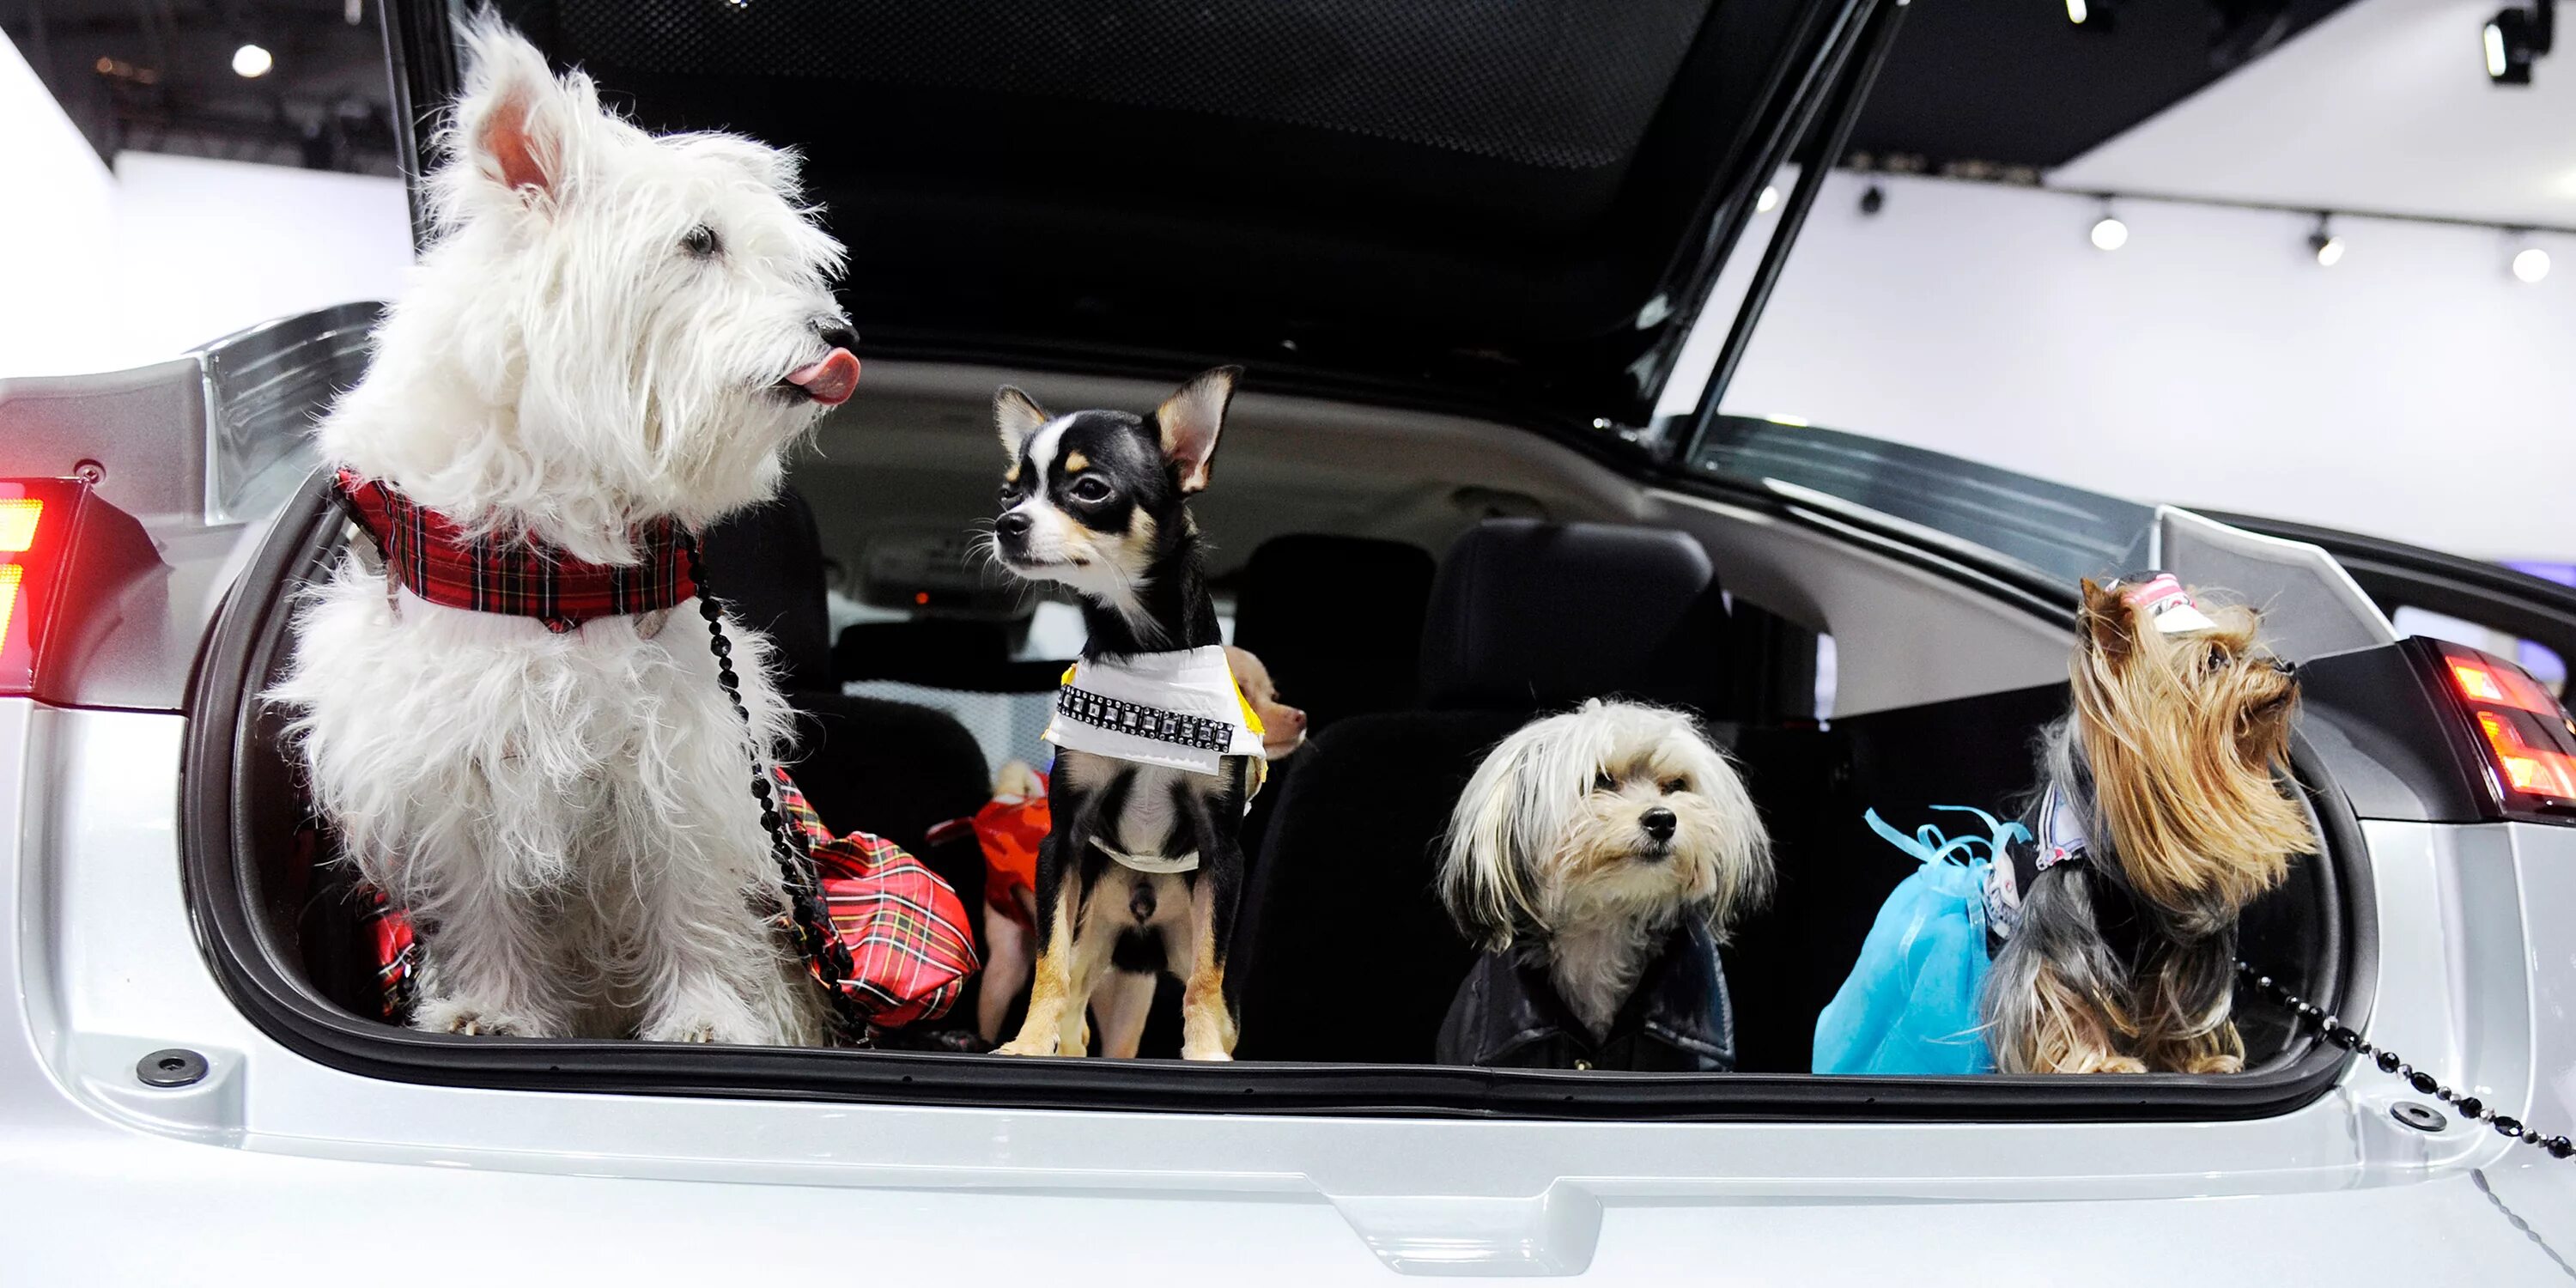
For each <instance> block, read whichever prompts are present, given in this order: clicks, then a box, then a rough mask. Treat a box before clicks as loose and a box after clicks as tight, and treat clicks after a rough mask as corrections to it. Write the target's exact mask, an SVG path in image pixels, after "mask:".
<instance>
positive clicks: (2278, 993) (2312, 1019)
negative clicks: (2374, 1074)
mask: <svg viewBox="0 0 2576 1288" xmlns="http://www.w3.org/2000/svg"><path fill="white" fill-rule="evenodd" d="M2236 973H2237V974H2238V975H2239V976H2241V977H2243V978H2244V979H2245V981H2246V982H2248V983H2250V984H2252V985H2253V986H2254V991H2256V992H2258V993H2261V994H2262V995H2264V996H2265V997H2268V998H2271V999H2272V1000H2273V1001H2275V1002H2278V1003H2280V1004H2281V1006H2282V1007H2284V1008H2285V1009H2287V1010H2288V1011H2289V1012H2290V1014H2291V1015H2293V1016H2295V1017H2296V1018H2297V1020H2298V1021H2299V1022H2301V1023H2306V1024H2313V1025H2315V1026H2316V1027H2317V1031H2318V1034H2319V1036H2321V1037H2323V1038H2324V1039H2325V1040H2326V1041H2327V1042H2330V1043H2332V1044H2334V1045H2335V1046H2339V1047H2342V1048H2343V1049H2344V1050H2346V1051H2350V1052H2352V1053H2353V1054H2355V1055H2358V1056H2361V1057H2362V1058H2364V1059H2366V1060H2369V1061H2370V1062H2371V1063H2373V1064H2376V1065H2378V1066H2379V1071H2380V1072H2381V1073H2393V1074H2395V1075H2397V1076H2398V1077H2399V1078H2401V1079H2404V1080H2405V1082H2406V1085H2407V1086H2410V1087H2413V1088H2414V1089H2415V1090H2416V1091H2418V1092H2420V1093H2422V1094H2424V1095H2427V1096H2431V1097H2433V1098H2434V1099H2436V1100H2439V1101H2441V1102H2442V1103H2444V1104H2446V1105H2449V1106H2450V1107H2451V1108H2453V1109H2455V1110H2458V1111H2459V1113H2460V1116H2462V1117H2464V1118H2467V1119H2468V1120H2469V1121H2471V1122H2481V1123H2485V1124H2486V1125H2487V1126H2489V1127H2492V1128H2494V1129H2495V1132H2496V1134H2497V1135H2499V1136H2502V1137H2505V1138H2506V1139H2508V1140H2518V1141H2521V1142H2522V1143H2523V1144H2525V1145H2529V1146H2532V1147H2534V1148H2536V1149H2545V1150H2548V1151H2549V1156H2550V1157H2551V1158H2566V1157H2568V1156H2569V1155H2571V1154H2576V1141H2571V1140H2569V1139H2568V1138H2566V1137H2565V1136H2551V1137H2549V1138H2547V1139H2542V1137H2541V1135H2540V1133H2539V1132H2537V1131H2534V1130H2532V1129H2530V1128H2528V1127H2525V1126H2523V1125H2522V1123H2521V1122H2520V1121H2519V1120H2517V1119H2514V1118H2511V1117H2509V1116H2506V1115H2503V1114H2499V1113H2497V1112H2496V1111H2494V1110H2492V1109H2489V1108H2487V1107H2486V1105H2485V1104H2484V1103H2483V1102H2481V1101H2480V1100H2479V1099H2478V1098H2477V1097H2476V1096H2463V1095H2460V1094H2458V1093H2456V1092H2454V1091H2452V1090H2451V1089H2450V1088H2449V1087H2445V1086H2443V1085H2442V1084H2441V1082H2440V1081H2439V1080H2437V1079H2436V1078H2434V1077H2433V1075H2431V1074H2429V1073H2426V1072H2424V1071H2423V1070H2421V1069H2418V1068H2416V1067H2415V1066H2414V1065H2411V1064H2408V1063H2407V1062H2406V1061H2405V1060H2404V1059H2402V1058H2400V1057H2399V1056H2398V1054H2397V1053H2396V1052H2394V1051H2391V1050H2389V1049H2388V1048H2386V1047H2382V1046H2374V1045H2372V1044H2371V1043H2370V1042H2369V1041H2368V1040H2367V1039H2365V1038H2363V1037H2362V1036H2361V1034H2359V1033H2357V1032H2354V1031H2353V1030H2352V1029H2351V1028H2350V1027H2349V1026H2347V1025H2345V1024H2344V1022H2343V1020H2342V1018H2341V1017H2339V1016H2334V1015H2328V1014H2326V1013H2325V1011H2324V1010H2322V1009H2320V1008H2319V1007H2318V1006H2317V1005H2316V1004H2315V1003H2313V1002H2310V1001H2309V1000H2308V999H2306V998H2304V997H2301V996H2299V995H2298V994H2296V993H2293V992H2291V991H2290V990H2289V989H2287V988H2285V987H2283V986H2282V985H2281V982H2280V981H2278V980H2276V979H2273V978H2272V977H2271V976H2269V975H2266V974H2263V973H2262V972H2260V971H2257V970H2255V969H2254V968H2253V967H2252V966H2249V965H2247V964H2245V963H2244V962H2241V961H2240V962H2238V963H2236Z"/></svg>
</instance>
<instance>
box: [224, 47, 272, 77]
mask: <svg viewBox="0 0 2576 1288" xmlns="http://www.w3.org/2000/svg"><path fill="white" fill-rule="evenodd" d="M276 62H277V60H276V59H273V58H271V57H269V56H268V51H267V50H265V49H262V48H260V47H259V46H257V45H244V46H242V47H241V48H239V49H236V50H234V51H233V74H234V75H235V76H239V77H242V78H243V79H245V80H257V79H259V78H260V77H262V76H266V75H267V74H268V69H269V68H271V67H273V66H275V65H276Z"/></svg>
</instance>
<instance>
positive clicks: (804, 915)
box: [680, 530, 868, 1040]
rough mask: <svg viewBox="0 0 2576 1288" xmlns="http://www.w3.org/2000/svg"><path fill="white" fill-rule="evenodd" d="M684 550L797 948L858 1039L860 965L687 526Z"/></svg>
mask: <svg viewBox="0 0 2576 1288" xmlns="http://www.w3.org/2000/svg"><path fill="white" fill-rule="evenodd" d="M680 553H681V554H682V555H684V556H686V557H687V559H688V561H689V580H690V581H692V582H694V583H696V585H697V589H698V615H699V616H700V617H703V618H705V619H706V622H707V649H708V651H709V652H712V653H714V654H715V658H716V683H717V684H718V685H719V686H721V687H722V688H723V689H724V694H725V700H726V701H728V702H731V703H732V704H733V713H734V715H736V716H737V717H740V718H741V720H742V725H743V730H744V734H745V743H744V748H745V750H746V751H747V752H748V753H749V755H750V757H751V794H752V797H753V798H754V799H756V800H758V801H759V802H760V826H761V829H762V830H763V831H765V832H767V833H769V848H770V852H771V853H772V854H774V855H776V856H777V859H778V876H779V884H780V885H781V887H783V888H784V889H785V890H786V892H787V899H788V902H789V904H790V905H791V907H792V913H793V915H791V916H790V917H789V918H788V920H789V921H790V922H792V923H794V927H795V931H796V939H797V947H798V948H800V949H802V950H803V951H804V953H805V957H806V960H808V961H811V962H814V963H815V964H816V966H817V968H818V973H819V974H820V975H821V976H822V984H823V991H824V993H825V994H826V995H827V996H829V997H830V998H831V1002H832V1018H833V1021H834V1024H835V1026H836V1030H837V1031H836V1034H835V1036H837V1037H840V1038H843V1039H845V1040H854V1039H856V1038H858V1037H859V1036H860V1035H863V1034H865V1033H866V1032H867V1031H868V1022H867V1017H866V1016H865V1015H864V1014H862V1013H861V1012H860V1011H859V1009H858V1005H857V1003H855V1002H853V1001H852V1000H851V998H850V995H849V993H848V991H847V990H845V989H844V988H842V984H843V982H844V981H846V980H848V979H849V978H850V972H851V971H852V970H854V969H856V967H855V966H854V965H853V964H852V962H851V961H850V950H849V946H848V945H846V944H843V943H842V942H841V937H840V936H838V935H835V934H832V933H831V925H832V918H831V912H830V910H829V909H828V908H826V907H825V906H824V902H823V889H822V883H821V882H820V881H818V880H817V879H816V878H815V875H814V868H813V865H812V860H811V857H810V856H808V855H807V854H806V853H805V848H804V846H803V845H801V844H799V842H798V840H797V839H795V834H794V833H793V832H791V831H790V830H789V828H788V826H787V819H786V816H785V815H783V814H781V813H779V811H778V801H777V799H776V798H775V796H774V795H773V794H772V788H771V786H770V782H769V771H768V769H767V767H766V766H764V765H763V764H762V763H761V755H760V748H759V747H758V746H756V745H754V744H753V743H752V742H751V741H750V740H749V734H750V730H751V709H750V708H748V707H746V706H744V705H743V702H742V676H741V675H739V674H737V673H736V672H735V671H734V669H733V641H732V640H731V639H729V638H727V637H726V635H725V628H724V610H723V609H722V608H719V607H717V605H716V601H715V597H714V596H713V595H711V594H709V593H708V592H707V569H706V564H705V562H704V561H703V560H701V559H700V558H699V556H698V539H697V538H696V537H695V536H693V535H691V534H690V533H689V532H687V531H685V530H683V531H682V532H681V533H680Z"/></svg>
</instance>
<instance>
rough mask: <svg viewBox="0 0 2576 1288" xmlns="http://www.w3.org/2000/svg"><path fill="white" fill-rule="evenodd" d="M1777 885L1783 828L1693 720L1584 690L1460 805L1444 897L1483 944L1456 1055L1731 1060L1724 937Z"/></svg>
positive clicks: (1652, 1066) (1642, 1066)
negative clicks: (1774, 852)
mask: <svg viewBox="0 0 2576 1288" xmlns="http://www.w3.org/2000/svg"><path fill="white" fill-rule="evenodd" d="M1770 886H1771V839H1770V836H1769V834H1768V833H1767V832H1765V831H1764V830H1763V827H1762V820H1761V818H1760V816H1759V815H1757V814H1756V813H1755V812H1754V808H1753V801H1752V798H1751V797H1749V796H1748V795H1746V793H1745V790H1744V783H1743V781H1742V780H1741V779H1739V778H1738V777H1737V776H1736V773H1735V770H1734V768H1733V767H1732V766H1730V765H1729V764H1728V763H1727V761H1726V757H1725V756H1724V755H1723V754H1722V753H1720V752H1719V751H1718V749H1717V748H1716V747H1714V746H1712V745H1711V744H1710V743H1709V741H1708V740H1707V738H1706V737H1704V736H1703V735H1702V734H1701V732H1700V730H1699V729H1698V727H1697V726H1695V725H1694V724H1692V722H1691V720H1690V718H1689V717H1688V716H1686V715H1683V714H1682V713H1680V712H1677V711H1668V710H1664V709H1662V708H1658V707H1649V706H1640V705H1635V704H1629V703H1604V702H1601V701H1599V700H1597V699H1596V700H1594V701H1591V702H1586V703H1585V704H1583V707H1582V709H1581V710H1578V711H1573V712H1568V713H1566V714H1563V715H1557V716H1550V717H1548V718H1546V719H1543V720H1539V721H1536V722H1534V723H1531V724H1529V725H1527V726H1524V727H1523V728H1522V729H1520V730H1519V731H1518V732H1516V733H1514V734H1512V735H1511V736H1510V737H1508V738H1505V739H1504V740H1503V741H1502V743H1501V745H1499V746H1497V747H1495V748H1494V750H1493V752H1492V753H1491V754H1490V755H1488V756H1487V757H1486V758H1485V761H1484V763H1483V764H1482V765H1480V766H1478V768H1477V770H1476V773H1475V776H1474V777H1472V778H1470V779H1469V780H1468V783H1467V788H1466V791H1465V792H1464V793H1463V794H1462V795H1461V796H1460V797H1459V800H1458V807H1457V810H1456V812H1455V814H1454V815H1453V816H1452V817H1451V820H1450V826H1449V836H1448V840H1447V852H1446V855H1445V856H1444V858H1443V860H1442V862H1441V866H1440V876H1439V890H1440V899H1441V902H1442V903H1443V904H1444V905H1445V906H1446V907H1447V908H1448V910H1449V915H1450V916H1451V918H1452V919H1454V920H1455V921H1456V922H1457V924H1458V929H1459V931H1460V932H1461V933H1463V934H1464V935H1465V936H1466V937H1467V938H1468V939H1469V940H1471V941H1473V942H1474V943H1476V944H1477V945H1478V946H1479V947H1481V948H1483V949H1484V950H1485V956H1484V957H1483V958H1482V959H1481V960H1480V961H1479V962H1478V963H1477V965H1476V967H1475V969H1474V970H1473V971H1471V972H1470V973H1469V974H1468V976H1467V979H1466V981H1465V982H1464V983H1462V984H1461V985H1459V988H1458V994H1457V996H1456V997H1455V998H1454V999H1453V1000H1452V1001H1451V1002H1450V1005H1449V1014H1448V1018H1447V1019H1446V1020H1445V1021H1443V1023H1442V1024H1441V1027H1440V1037H1439V1042H1438V1059H1439V1061H1440V1062H1441V1063H1443V1064H1474V1065H1487V1066H1513V1067H1522V1068H1559V1069H1596V1068H1597V1069H1627V1070H1687V1071H1724V1070H1730V1069H1733V1068H1734V1067H1735V1035H1734V1023H1733V1009H1732V1007H1731V1006H1730V1005H1729V1002H1728V999H1727V993H1726V977H1725V973H1724V972H1723V970H1721V968H1720V967H1719V965H1718V953H1717V946H1718V944H1719V943H1720V942H1722V940H1723V938H1724V936H1725V933H1726V929H1727V927H1728V925H1729V924H1730V923H1731V922H1732V921H1733V920H1734V918H1735V917H1736V916H1737V914H1739V913H1742V912H1745V911H1747V910H1749V909H1751V908H1754V907H1757V906H1759V905H1760V904H1761V902H1762V901H1763V899H1764V898H1765V897H1766V896H1767V894H1768V892H1769V890H1770Z"/></svg>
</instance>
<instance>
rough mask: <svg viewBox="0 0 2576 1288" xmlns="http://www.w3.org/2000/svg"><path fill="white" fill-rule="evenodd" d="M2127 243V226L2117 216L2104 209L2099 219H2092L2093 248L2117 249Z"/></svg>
mask: <svg viewBox="0 0 2576 1288" xmlns="http://www.w3.org/2000/svg"><path fill="white" fill-rule="evenodd" d="M2128 244H2129V226H2128V225H2127V224H2124V223H2121V222H2120V217H2119V216H2117V215H2114V214H2112V213H2111V212H2109V211H2107V210H2106V211H2103V212H2102V217H2101V218H2100V219H2097V220H2095V221H2093V246H2094V249H2096V250H2118V249H2120V248H2121V247H2123V246H2126V245H2128Z"/></svg>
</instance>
